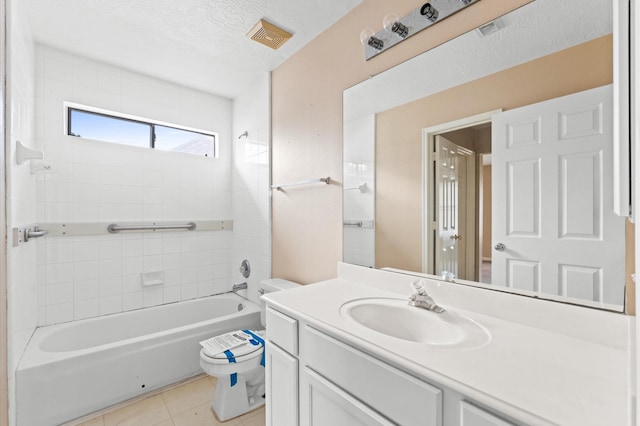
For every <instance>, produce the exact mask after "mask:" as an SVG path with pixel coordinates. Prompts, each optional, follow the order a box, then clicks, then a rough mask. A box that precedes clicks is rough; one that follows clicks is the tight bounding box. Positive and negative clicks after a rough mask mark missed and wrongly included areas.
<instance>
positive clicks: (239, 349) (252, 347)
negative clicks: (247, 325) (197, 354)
mask: <svg viewBox="0 0 640 426" xmlns="http://www.w3.org/2000/svg"><path fill="white" fill-rule="evenodd" d="M252 333H254V334H255V335H256V336H259V334H258V333H256V332H255V331H252ZM243 334H244V335H245V336H246V337H247V339H248V340H247V343H245V344H243V345H240V346H236V347H234V348H232V349H229V350H228V351H230V352H231V354H232V355H233V357H234V358H235V359H236V360H237V359H238V358H242V357H248V358H250V357H251V355H252V354H253V355H255V356H257V355H261V354H262V349H263V348H264V345H263V344H262V343H261V342H260V341H259V340H258V339H256V338H254V336H251V335H250V334H247V333H244V332H243ZM260 340H262V338H260ZM202 352H203V354H204V355H205V356H207V357H208V358H212V359H214V360H221V361H226V362H229V357H228V356H227V353H226V352H220V353H216V354H212V353H211V352H209V351H208V350H207V349H206V348H202Z"/></svg>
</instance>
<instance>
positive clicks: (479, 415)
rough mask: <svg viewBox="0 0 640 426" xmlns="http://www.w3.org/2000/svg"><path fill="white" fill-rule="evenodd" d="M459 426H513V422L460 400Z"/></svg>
mask: <svg viewBox="0 0 640 426" xmlns="http://www.w3.org/2000/svg"><path fill="white" fill-rule="evenodd" d="M460 426H514V424H513V423H509V422H507V421H506V420H503V419H501V418H499V417H497V416H495V415H493V414H491V413H489V412H488V411H485V410H483V409H482V408H478V407H476V406H475V405H472V404H469V403H468V402H466V401H462V402H460Z"/></svg>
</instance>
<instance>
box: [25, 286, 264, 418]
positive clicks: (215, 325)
mask: <svg viewBox="0 0 640 426" xmlns="http://www.w3.org/2000/svg"><path fill="white" fill-rule="evenodd" d="M247 328H248V329H259V328H261V327H260V309H259V307H258V306H257V305H256V304H254V303H252V302H249V301H247V300H246V299H243V298H241V297H239V296H237V295H235V294H233V293H227V294H222V295H217V296H211V297H206V298H202V299H195V300H190V301H185V302H179V303H173V304H169V305H162V306H157V307H153V308H147V309H140V310H137V311H130V312H123V313H120V314H115V315H109V316H104V317H99V318H91V319H87V320H81V321H74V322H70V323H65V324H59V325H53V326H47V327H41V328H38V329H37V330H36V331H35V333H34V334H33V337H32V338H31V341H30V342H29V345H28V346H27V349H26V350H25V353H24V355H23V357H22V359H21V361H20V363H19V365H18V369H17V371H16V387H17V398H16V400H17V402H16V405H17V423H18V425H19V426H39V425H43V426H44V425H46V426H49V425H58V424H60V423H64V422H66V421H69V420H73V419H75V418H78V417H81V416H84V415H86V414H89V413H92V412H94V411H98V410H100V409H103V408H105V407H108V406H110V405H112V404H115V403H118V402H121V401H124V400H127V399H129V398H132V397H135V396H138V395H140V394H143V393H145V392H149V391H151V390H153V389H157V388H159V387H162V386H165V385H168V384H170V383H174V382H176V381H179V380H182V379H185V378H188V377H192V376H194V375H196V374H198V373H201V372H202V370H201V369H200V366H199V351H200V345H199V344H198V342H199V341H201V340H204V339H206V338H208V337H211V336H214V335H217V334H221V333H225V332H228V331H233V330H238V329H247ZM212 397H213V395H212Z"/></svg>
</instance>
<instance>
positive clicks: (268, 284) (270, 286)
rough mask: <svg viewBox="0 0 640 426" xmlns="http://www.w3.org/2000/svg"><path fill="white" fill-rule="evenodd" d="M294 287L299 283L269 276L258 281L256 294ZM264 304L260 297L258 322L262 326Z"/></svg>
mask: <svg viewBox="0 0 640 426" xmlns="http://www.w3.org/2000/svg"><path fill="white" fill-rule="evenodd" d="M295 287H300V284H298V283H294V282H292V281H287V280H283V279H282V278H271V279H268V280H262V281H260V282H258V296H262V295H263V294H267V293H272V292H274V291H280V290H287V289H290V288H295ZM265 306H266V304H265V301H264V300H262V298H260V322H261V323H262V326H263V327H264V326H265V313H266V312H265V310H266V308H265Z"/></svg>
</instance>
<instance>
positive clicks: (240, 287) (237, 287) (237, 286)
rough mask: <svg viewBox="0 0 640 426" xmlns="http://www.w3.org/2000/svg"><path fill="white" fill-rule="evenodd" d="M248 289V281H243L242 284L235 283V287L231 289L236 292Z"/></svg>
mask: <svg viewBox="0 0 640 426" xmlns="http://www.w3.org/2000/svg"><path fill="white" fill-rule="evenodd" d="M246 289H247V283H246V282H243V283H240V284H234V285H233V288H232V289H231V291H233V292H234V293H235V292H236V291H238V290H246Z"/></svg>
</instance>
